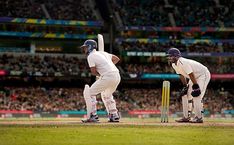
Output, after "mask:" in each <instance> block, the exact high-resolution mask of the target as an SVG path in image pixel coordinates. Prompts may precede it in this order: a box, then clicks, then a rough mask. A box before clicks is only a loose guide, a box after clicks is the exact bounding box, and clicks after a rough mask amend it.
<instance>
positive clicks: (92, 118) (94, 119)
mask: <svg viewBox="0 0 234 145" xmlns="http://www.w3.org/2000/svg"><path fill="white" fill-rule="evenodd" d="M81 121H82V122H83V123H98V122H99V119H98V115H93V114H91V115H90V118H86V119H82V120H81Z"/></svg>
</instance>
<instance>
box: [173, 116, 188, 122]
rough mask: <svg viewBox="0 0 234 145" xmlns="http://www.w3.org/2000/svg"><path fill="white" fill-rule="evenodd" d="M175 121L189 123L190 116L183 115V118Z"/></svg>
mask: <svg viewBox="0 0 234 145" xmlns="http://www.w3.org/2000/svg"><path fill="white" fill-rule="evenodd" d="M175 121H176V122H178V123H189V122H190V117H188V118H185V117H183V118H181V119H178V120H175Z"/></svg>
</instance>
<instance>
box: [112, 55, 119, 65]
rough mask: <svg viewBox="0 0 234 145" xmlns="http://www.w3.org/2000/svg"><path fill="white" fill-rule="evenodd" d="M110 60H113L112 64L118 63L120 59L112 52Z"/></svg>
mask: <svg viewBox="0 0 234 145" xmlns="http://www.w3.org/2000/svg"><path fill="white" fill-rule="evenodd" d="M111 60H112V62H113V63H114V64H116V63H118V62H119V61H120V59H119V57H118V56H116V55H113V54H112V58H111Z"/></svg>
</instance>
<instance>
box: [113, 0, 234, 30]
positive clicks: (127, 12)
mask: <svg viewBox="0 0 234 145" xmlns="http://www.w3.org/2000/svg"><path fill="white" fill-rule="evenodd" d="M218 2H219V3H217V1H215V0H207V1H202V0H195V1H174V0H168V1H167V2H165V1H163V0H157V1H154V0H148V1H134V0H116V3H114V2H113V3H111V5H112V8H113V9H114V10H115V11H117V12H119V14H120V16H121V17H122V21H123V24H124V25H127V26H133V25H138V26H172V25H175V26H182V27H184V26H190V27H191V26H200V27H207V26H209V27H219V26H226V27H230V26H233V24H234V23H233V13H232V10H233V7H234V3H233V2H230V1H228V0H225V1H218ZM136 8H137V9H136ZM169 14H172V17H173V19H174V21H175V24H173V20H172V18H170V16H169Z"/></svg>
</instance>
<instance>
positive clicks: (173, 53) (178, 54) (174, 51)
mask: <svg viewBox="0 0 234 145" xmlns="http://www.w3.org/2000/svg"><path fill="white" fill-rule="evenodd" d="M166 56H167V57H172V56H174V57H181V52H180V50H179V49H177V48H170V49H169V50H168V51H167V53H166Z"/></svg>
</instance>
